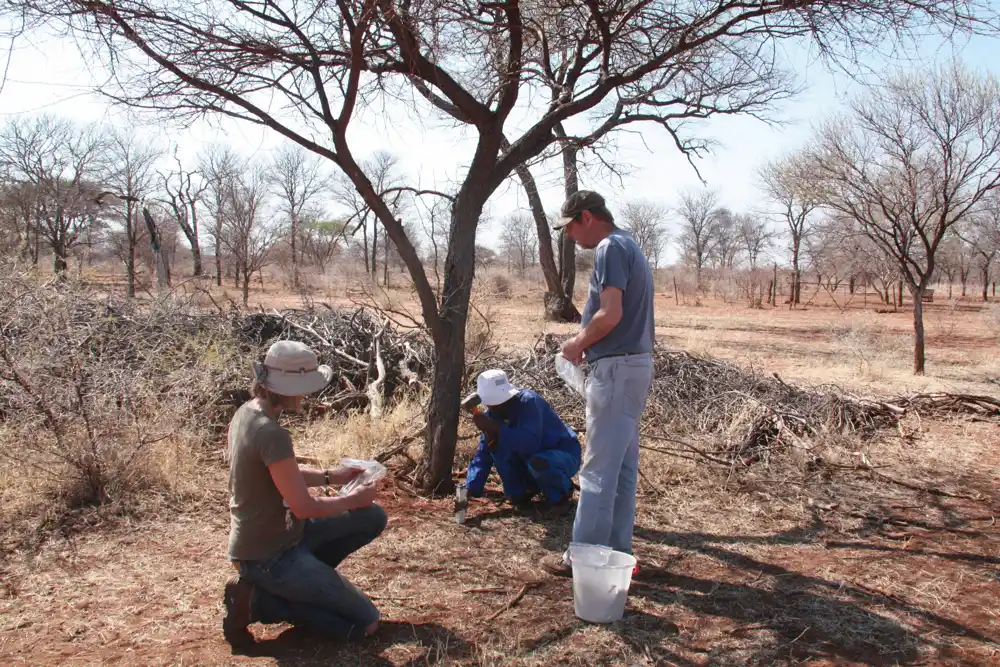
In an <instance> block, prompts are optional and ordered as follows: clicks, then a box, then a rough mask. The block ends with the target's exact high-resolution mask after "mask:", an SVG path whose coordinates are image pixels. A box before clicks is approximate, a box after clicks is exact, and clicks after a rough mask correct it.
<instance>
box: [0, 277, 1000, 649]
mask: <svg viewBox="0 0 1000 667" xmlns="http://www.w3.org/2000/svg"><path fill="white" fill-rule="evenodd" d="M512 284H513V289H512V295H511V298H510V299H509V300H503V301H498V300H490V299H489V298H487V297H485V296H484V297H483V298H482V300H481V301H479V302H477V305H480V307H482V306H488V308H489V313H490V322H491V330H492V337H493V340H495V341H497V342H498V343H500V344H501V346H502V349H509V348H512V347H517V346H526V345H530V344H532V343H533V342H534V341H535V340H536V339H537V338H538V336H539V335H540V334H542V333H546V332H547V333H557V334H561V333H567V332H569V331H571V330H573V329H574V327H573V326H572V325H555V324H551V323H547V322H545V321H544V320H543V318H542V313H541V304H540V296H539V294H538V291H537V287H533V288H532V287H529V286H528V285H522V284H521V283H520V282H518V281H512ZM316 289H317V290H320V291H321V290H322V289H323V287H322V285H317V286H316ZM351 289H352V288H351V287H344V288H343V289H342V290H340V292H342V293H343V294H344V295H346V294H347V293H348V292H349V291H350V290H351ZM338 293H339V292H338ZM258 296H260V298H261V299H262V303H265V304H268V305H269V306H270V305H274V306H279V307H280V306H285V305H299V303H300V297H298V296H297V295H289V294H287V293H284V294H283V293H280V292H279V291H277V290H275V291H273V292H267V293H265V294H261V295H258ZM216 298H218V295H217V294H216ZM350 298H351V297H348V296H344V297H343V299H344V301H343V302H344V303H349V302H350ZM392 298H393V300H394V302H395V303H408V302H407V301H406V299H408V298H412V295H409V296H408V295H407V292H406V290H405V289H400V290H394V291H392ZM672 301H673V300H672V298H668V297H666V296H663V295H661V296H659V297H658V307H657V320H658V321H657V330H658V335H659V338H660V340H661V342H662V343H664V344H666V345H667V346H668V347H672V348H683V349H688V348H692V349H689V351H692V352H700V353H706V354H710V355H712V356H714V357H716V358H719V359H725V360H728V361H733V362H736V363H739V364H743V365H753V366H755V367H757V368H760V369H762V370H763V371H764V372H765V373H771V372H778V373H779V374H780V376H781V377H782V379H784V380H785V381H786V382H796V383H802V384H805V385H818V384H824V383H835V384H839V385H842V386H844V387H845V388H848V389H850V390H852V391H858V392H880V393H888V394H893V395H894V394H897V393H905V392H908V391H913V390H937V389H945V390H947V389H953V390H962V391H970V392H971V391H975V392H977V393H986V394H994V395H995V394H997V393H998V390H997V388H996V387H997V385H996V384H995V382H994V381H995V379H996V378H997V376H998V370H1000V368H998V363H1000V362H998V361H997V358H998V355H997V354H996V353H997V349H998V346H1000V341H998V338H997V332H998V326H997V319H996V316H995V311H994V310H983V311H967V310H963V309H960V308H951V307H945V306H942V307H940V308H938V307H935V308H933V309H931V310H930V311H929V312H928V337H929V338H928V358H929V364H928V375H927V376H926V377H924V378H913V377H912V376H910V375H909V363H910V348H909V343H910V339H909V331H910V329H909V327H910V322H909V316H908V314H907V313H899V314H880V315H876V314H874V313H865V312H863V311H860V310H855V311H847V312H845V313H840V312H839V311H837V310H835V309H830V308H817V307H810V309H808V310H806V311H802V312H794V313H793V312H790V311H787V310H785V309H775V310H767V309H764V310H752V309H743V308H742V307H741V306H739V305H737V306H732V305H729V306H726V305H724V304H721V303H717V302H715V301H713V300H711V299H704V300H703V301H702V303H703V305H702V306H701V307H693V306H692V307H683V306H682V307H678V306H676V305H674V304H673V303H672ZM421 413H422V406H421V404H420V402H419V399H413V400H409V401H405V402H403V403H402V404H400V405H399V406H398V407H396V408H395V409H394V410H392V411H390V412H388V413H387V414H386V415H385V416H384V417H383V418H382V419H381V420H371V419H370V418H369V417H368V416H366V415H351V416H346V417H331V418H329V419H325V420H323V421H319V422H315V423H313V424H311V425H303V424H295V425H294V433H295V438H296V448H297V451H298V453H300V454H304V455H308V456H314V457H316V458H318V459H319V460H320V461H322V462H324V463H331V464H332V463H335V462H336V461H337V460H339V459H340V458H341V457H344V456H370V455H371V454H372V453H373V452H374V451H376V450H378V449H380V448H381V447H383V446H384V445H385V444H388V442H391V441H394V440H397V439H398V438H399V437H400V436H401V435H403V434H406V433H409V432H410V431H411V430H412V428H414V427H415V426H416V425H417V424H418V423H419V420H420V419H421ZM996 428H997V425H996V423H995V422H983V421H975V420H972V419H968V418H956V419H949V420H941V419H933V420H932V419H924V420H920V419H918V418H916V417H910V418H908V419H907V420H906V421H905V422H904V424H903V431H902V435H903V436H904V437H901V434H900V432H897V431H887V432H882V433H880V434H879V436H878V437H877V438H876V439H874V440H873V441H872V442H871V443H870V444H869V446H868V449H867V454H868V456H869V457H870V459H871V460H872V461H876V462H878V463H879V464H880V465H885V466H888V467H886V468H882V469H880V471H881V472H883V473H885V474H886V475H889V476H891V477H893V478H897V479H900V480H905V481H907V482H910V483H913V484H914V485H916V486H925V487H935V488H938V489H943V490H945V491H949V492H962V493H965V494H969V495H971V496H974V497H978V500H969V499H960V498H949V497H944V496H940V495H933V494H929V493H921V492H918V491H915V490H913V489H910V488H905V487H903V486H899V485H894V484H890V483H887V482H885V481H884V480H877V479H873V478H872V477H871V476H870V475H869V474H868V473H866V472H864V471H859V470H853V469H840V468H831V469H827V470H825V471H824V472H823V474H820V475H816V476H813V477H808V476H806V477H804V478H800V479H797V480H791V481H782V480H777V479H767V478H765V477H763V476H762V475H758V476H756V477H755V478H752V479H751V478H747V477H743V478H740V477H739V476H731V475H730V474H729V472H728V470H726V469H724V468H719V467H715V466H710V465H705V464H701V463H697V462H694V461H690V460H684V459H678V458H675V457H670V456H664V455H662V454H658V453H655V452H650V451H643V454H642V472H643V475H642V478H641V479H640V483H639V485H640V489H639V493H640V497H639V514H638V517H637V521H636V553H637V556H638V557H639V559H640V562H641V563H642V568H643V569H642V571H641V574H640V577H639V579H637V581H635V582H634V583H633V587H632V591H631V595H630V600H629V608H628V611H627V615H626V617H625V619H624V620H623V621H622V622H620V623H616V624H612V625H610V626H606V627H599V626H592V625H588V624H585V623H583V622H581V621H579V620H578V619H577V618H575V616H574V614H573V603H572V593H571V588H570V584H569V582H568V581H564V580H560V579H555V578H551V577H548V576H546V575H544V574H543V572H542V571H541V570H540V568H539V567H538V565H537V562H538V558H539V557H540V556H542V555H544V554H546V553H553V552H557V551H559V550H561V549H562V548H563V547H564V546H565V544H566V542H567V540H568V539H569V535H570V530H571V517H564V518H560V519H548V520H542V519H538V518H534V517H525V516H520V515H514V514H512V513H511V511H510V510H509V508H508V507H507V506H505V505H499V504H497V503H496V502H495V500H496V497H495V494H496V491H497V489H496V488H495V487H491V491H492V493H493V494H494V496H493V497H491V498H490V499H487V500H484V501H476V502H473V503H472V507H471V509H470V512H469V515H470V520H469V523H468V524H467V526H465V527H460V526H457V525H455V524H454V521H453V518H452V511H451V510H452V503H451V501H450V500H449V499H426V498H420V497H414V496H412V495H410V494H408V493H406V492H404V491H403V490H402V489H401V488H399V487H396V486H393V485H387V486H386V487H385V489H384V492H383V493H382V496H381V499H380V502H381V503H382V504H383V505H384V506H385V507H386V508H387V511H388V513H389V515H390V523H389V527H388V529H387V531H386V533H385V534H384V535H383V536H382V537H381V538H380V539H378V540H376V541H375V542H374V543H373V544H372V545H370V546H369V547H366V548H365V549H364V550H363V551H361V552H360V553H359V554H357V555H356V556H355V557H352V558H350V559H348V561H347V562H346V563H345V564H344V566H343V571H344V572H345V574H346V576H348V577H349V578H350V579H351V580H352V581H354V582H356V583H358V584H359V585H360V586H361V587H362V588H363V589H364V590H366V591H367V592H369V593H370V594H371V595H372V596H373V597H374V598H375V601H376V604H377V605H378V606H379V607H380V609H381V610H382V611H383V615H384V620H385V626H386V627H385V629H384V631H383V633H382V634H381V635H380V637H379V638H378V639H377V640H375V641H372V642H369V643H367V644H365V645H363V646H360V647H358V646H351V647H345V646H339V645H335V644H329V643H325V642H322V641H320V640H316V639H313V638H309V637H306V636H303V635H301V634H299V633H297V632H296V631H294V630H291V629H288V628H287V627H285V626H269V627H255V628H254V631H255V632H256V633H257V636H258V639H259V640H261V644H260V648H259V651H258V653H257V654H255V655H247V656H233V655H231V654H230V653H229V651H228V647H227V646H226V645H225V644H224V642H223V640H222V638H221V633H220V632H219V621H220V615H221V604H220V599H219V598H220V592H221V586H222V583H223V581H224V580H225V579H226V577H228V576H229V574H230V573H231V568H230V567H229V565H228V564H227V562H226V559H225V543H226V535H227V529H228V518H227V516H226V512H225V505H226V500H227V498H226V492H225V483H226V481H225V469H224V467H223V466H222V465H221V456H218V454H219V451H218V449H216V450H214V451H212V452H211V453H210V454H209V455H208V456H206V452H205V451H204V449H202V450H200V451H201V452H202V454H201V456H200V457H197V456H193V455H192V454H191V453H190V452H191V449H190V443H187V444H185V443H182V444H181V446H178V447H176V448H173V449H171V447H168V446H166V443H164V445H165V446H164V448H163V449H162V450H157V454H156V456H155V457H154V458H155V460H156V461H158V465H160V466H161V467H162V469H163V470H165V471H170V470H174V471H176V472H175V473H174V474H176V475H177V476H178V477H183V478H186V480H187V481H186V482H181V481H180V480H179V481H178V485H179V486H178V487H177V489H176V490H175V491H174V494H175V496H176V495H180V494H185V500H184V501H183V504H182V505H181V506H180V507H176V508H174V509H172V510H165V513H164V515H163V517H162V518H160V519H159V520H157V519H155V518H150V517H149V516H148V515H146V516H144V517H143V518H140V519H136V520H135V521H134V522H132V521H131V520H128V521H123V522H119V523H118V524H117V528H116V529H114V530H105V531H98V532H95V531H86V532H79V533H75V534H70V535H68V536H67V537H66V538H62V537H59V538H56V539H53V540H50V541H49V542H47V543H45V544H43V545H42V546H41V547H40V548H39V549H37V550H35V551H33V552H29V551H26V550H25V551H13V552H4V553H3V554H2V555H3V558H2V560H0V657H3V658H5V659H6V661H7V662H11V663H15V664H17V663H30V664H33V665H56V664H58V665H62V664H122V665H225V664H234V665H282V666H287V665H328V664H337V665H339V664H344V665H347V664H351V665H364V666H369V665H372V666H375V665H377V666H380V667H385V666H386V665H466V666H470V665H531V666H535V665H538V666H541V665H546V666H548V665H643V666H653V665H656V666H660V665H685V666H688V665H723V666H729V665H732V666H734V667H735V666H738V665H739V666H742V665H792V664H803V663H805V664H812V665H833V664H837V665H897V664H898V665H920V664H933V665H953V666H955V667H969V666H971V665H984V666H985V665H993V664H997V660H998V657H1000V616H998V614H997V612H996V600H997V599H998V597H1000V578H998V577H996V576H995V572H994V571H995V570H997V568H998V566H1000V558H998V556H997V554H998V553H1000V531H998V530H997V529H996V527H995V525H994V524H995V521H994V520H993V519H992V518H991V517H994V516H996V515H997V514H998V513H1000V503H998V501H997V498H996V491H995V490H996V488H998V485H1000V474H998V472H997V471H998V470H1000V455H998V452H997V449H996V442H997V435H996V434H997V431H996ZM462 433H463V434H464V435H468V434H470V433H471V427H470V424H469V423H468V422H467V421H465V420H463V424H462ZM0 436H2V434H0ZM474 446H475V441H474V440H463V441H462V442H460V452H459V457H458V460H457V462H456V474H460V473H461V471H462V470H463V469H464V466H465V464H466V463H467V461H468V458H469V456H470V455H471V451H472V449H473V448H474ZM415 453H416V452H415V451H414V454H415ZM206 459H209V460H211V461H214V462H209V460H206ZM845 460H848V459H845ZM16 479H18V475H17V473H16V472H12V471H11V470H10V469H6V468H3V467H0V484H3V485H4V486H3V487H2V489H0V512H4V513H6V512H7V511H8V507H9V505H8V502H9V500H10V498H11V496H10V493H11V492H10V491H9V489H8V487H7V486H6V484H7V483H8V482H11V481H13V480H16ZM186 484H192V485H195V486H198V487H200V488H201V493H200V494H199V495H198V496H196V497H192V496H190V495H186V494H189V493H190V491H189V490H188V489H189V487H187V486H186ZM20 497H22V498H25V497H30V496H29V495H27V494H25V495H22V496H20ZM164 507H165V508H166V507H169V505H164ZM166 511H169V514H167V513H166ZM533 581H540V582H541V583H540V585H538V586H535V587H531V588H530V590H528V592H527V593H526V594H525V596H524V598H523V599H522V600H521V601H520V602H519V603H518V604H517V605H516V606H514V607H513V608H511V609H508V610H505V611H502V613H500V614H499V615H498V616H497V617H496V619H495V620H492V621H487V620H486V619H487V618H489V617H490V616H491V615H493V614H494V613H496V612H497V611H499V610H503V609H504V607H505V605H506V604H507V603H508V602H509V601H510V600H511V599H512V598H513V597H514V596H515V595H516V593H517V592H518V591H519V590H520V588H521V587H522V585H523V584H524V583H525V582H533ZM473 591H478V592H473ZM491 591H492V592H491Z"/></svg>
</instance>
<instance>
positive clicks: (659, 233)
mask: <svg viewBox="0 0 1000 667" xmlns="http://www.w3.org/2000/svg"><path fill="white" fill-rule="evenodd" d="M666 220H667V210H666V208H665V207H663V206H662V205H660V204H656V203H654V202H649V201H632V202H628V203H627V204H625V208H624V209H623V210H622V212H621V227H622V228H623V229H626V230H628V231H629V232H630V233H631V234H632V236H633V237H634V238H635V241H636V243H638V244H639V247H640V248H642V254H644V255H645V256H646V257H647V258H648V259H649V262H650V265H651V266H652V267H653V268H656V267H658V266H659V265H660V257H661V256H662V254H663V251H664V249H666V246H667V240H668V235H667V222H666Z"/></svg>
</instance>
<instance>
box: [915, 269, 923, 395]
mask: <svg viewBox="0 0 1000 667" xmlns="http://www.w3.org/2000/svg"><path fill="white" fill-rule="evenodd" d="M923 296H924V288H923V287H915V288H913V334H914V338H913V374H914V375H923V374H924V299H923Z"/></svg>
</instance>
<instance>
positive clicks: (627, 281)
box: [583, 229, 655, 363]
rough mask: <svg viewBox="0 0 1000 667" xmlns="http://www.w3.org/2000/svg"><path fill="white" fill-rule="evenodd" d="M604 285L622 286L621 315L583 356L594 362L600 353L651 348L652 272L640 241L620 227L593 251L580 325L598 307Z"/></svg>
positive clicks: (612, 353)
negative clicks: (588, 289) (605, 334)
mask: <svg viewBox="0 0 1000 667" xmlns="http://www.w3.org/2000/svg"><path fill="white" fill-rule="evenodd" d="M605 287H617V288H619V289H621V290H622V319H621V321H620V322H619V323H618V324H617V325H615V328H614V329H612V330H611V331H610V332H609V333H608V335H607V336H605V337H604V338H602V339H601V340H599V341H597V342H596V343H594V344H593V345H591V346H590V347H589V348H587V350H586V352H585V353H584V359H586V360H587V362H588V363H593V362H595V361H597V360H598V359H601V358H602V357H608V356H615V355H621V354H643V353H646V352H652V351H653V337H654V326H655V325H654V321H653V273H652V271H650V268H649V264H648V262H646V257H645V256H644V255H643V254H642V250H641V249H640V248H639V244H638V243H636V242H635V239H634V238H632V235H631V234H629V233H628V232H626V231H624V230H621V229H616V230H615V231H613V232H612V233H611V235H610V236H608V238H606V239H604V240H603V241H601V242H600V243H599V244H598V245H597V248H596V249H595V251H594V272H593V274H592V275H591V276H590V294H589V295H588V297H587V305H586V306H584V309H583V326H587V324H589V323H590V320H591V319H592V318H593V317H594V314H595V313H596V312H597V311H598V310H600V308H601V291H602V290H603V289H604V288H605Z"/></svg>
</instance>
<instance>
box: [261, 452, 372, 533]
mask: <svg viewBox="0 0 1000 667" xmlns="http://www.w3.org/2000/svg"><path fill="white" fill-rule="evenodd" d="M267 469H268V471H269V472H270V473H271V479H272V480H274V486H275V487H277V489H278V493H280V494H281V497H282V498H284V500H285V502H286V503H287V504H288V509H290V510H291V511H292V514H294V515H295V517H296V518H298V519H321V518H324V517H328V516H333V515H334V514H340V513H342V512H347V511H348V510H353V509H359V508H362V507H368V506H369V505H371V504H372V503H373V502H375V485H374V484H363V485H361V486H360V487H358V489H356V490H355V491H354V492H352V493H349V494H347V495H346V496H333V497H325V496H313V495H311V494H310V493H309V488H308V487H307V486H306V480H305V479H304V478H303V477H302V472H301V471H300V470H299V464H298V463H296V461H295V457H294V456H291V457H288V458H284V459H281V460H279V461H275V462H274V463H271V464H270V465H268V466H267ZM321 477H322V475H321ZM331 481H332V480H331Z"/></svg>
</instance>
